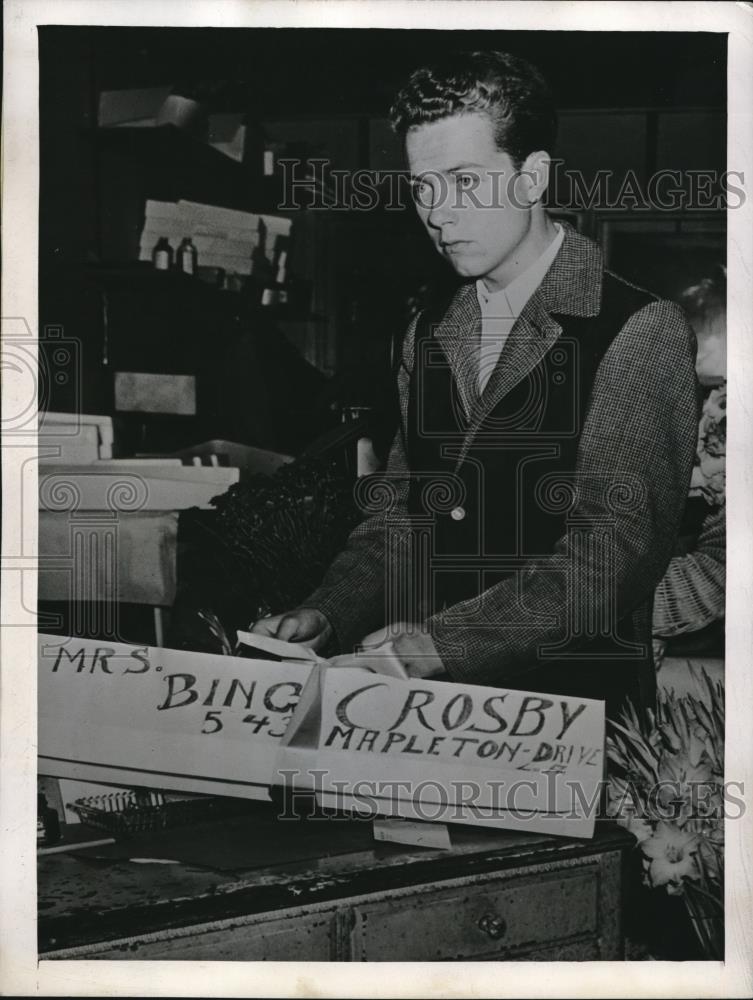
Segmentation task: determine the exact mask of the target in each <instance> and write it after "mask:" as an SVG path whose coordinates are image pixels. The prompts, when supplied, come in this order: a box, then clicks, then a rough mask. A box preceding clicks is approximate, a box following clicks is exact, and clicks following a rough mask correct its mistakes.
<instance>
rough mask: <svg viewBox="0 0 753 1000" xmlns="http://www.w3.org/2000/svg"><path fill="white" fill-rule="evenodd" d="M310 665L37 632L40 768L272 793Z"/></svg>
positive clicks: (93, 777) (115, 780)
mask: <svg viewBox="0 0 753 1000" xmlns="http://www.w3.org/2000/svg"><path fill="white" fill-rule="evenodd" d="M311 669H312V665H310V664H308V663H305V662H297V663H287V662H282V663H276V662H271V661H261V660H249V659H241V658H237V657H229V656H213V655H208V654H204V653H193V652H185V651H179V650H172V649H155V648H152V647H149V646H128V645H124V644H119V643H103V642H98V641H95V640H89V639H78V638H63V637H60V636H53V635H40V636H39V649H38V674H39V683H38V699H39V750H38V757H39V773H40V774H45V775H51V776H53V777H62V778H79V779H84V780H90V781H103V782H108V783H112V784H124V785H131V786H133V785H135V786H144V787H151V788H164V789H174V790H176V791H190V792H208V793H211V794H216V795H235V796H240V797H245V798H259V799H268V798H269V786H270V785H271V784H274V783H275V782H276V781H277V780H279V779H278V778H277V776H276V772H275V761H276V753H277V748H278V744H279V742H280V740H281V738H282V737H283V736H284V734H285V731H286V728H287V725H288V723H289V721H290V718H291V716H292V713H293V710H294V708H295V706H296V704H297V702H298V698H299V696H300V693H301V691H302V689H303V687H304V685H305V682H306V680H307V678H308V675H309V672H310V670H311Z"/></svg>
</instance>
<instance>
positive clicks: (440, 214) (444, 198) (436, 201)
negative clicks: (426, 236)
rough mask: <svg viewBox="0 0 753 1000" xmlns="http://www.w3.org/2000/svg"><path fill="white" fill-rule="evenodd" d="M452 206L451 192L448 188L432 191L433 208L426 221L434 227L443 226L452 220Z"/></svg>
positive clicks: (439, 227)
mask: <svg viewBox="0 0 753 1000" xmlns="http://www.w3.org/2000/svg"><path fill="white" fill-rule="evenodd" d="M452 218H453V214H452V206H451V205H450V198H449V194H448V192H447V191H446V190H444V191H443V190H436V191H434V192H432V202H431V208H430V209H429V214H428V216H427V218H426V221H427V222H428V224H429V225H430V226H431V227H432V228H433V229H441V228H442V226H444V225H447V223H448V222H452Z"/></svg>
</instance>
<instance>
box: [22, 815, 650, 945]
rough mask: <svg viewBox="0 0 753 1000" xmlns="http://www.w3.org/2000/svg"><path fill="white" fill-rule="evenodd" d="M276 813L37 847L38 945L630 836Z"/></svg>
mask: <svg viewBox="0 0 753 1000" xmlns="http://www.w3.org/2000/svg"><path fill="white" fill-rule="evenodd" d="M278 813H279V810H278V809H277V808H276V807H275V806H273V805H268V804H264V803H260V804H253V805H249V808H248V811H247V813H246V814H244V815H243V816H239V817H234V818H229V819H222V820H215V821H213V822H205V823H201V824H196V825H193V826H190V827H176V828H173V829H168V830H164V831H161V832H159V833H154V834H149V835H142V836H139V837H134V838H132V839H129V840H118V841H117V842H116V843H114V844H108V845H103V846H99V847H92V848H85V849H80V850H75V851H74V852H68V853H57V854H49V855H42V856H40V857H39V859H38V905H39V925H38V940H39V951H40V953H44V952H46V951H53V950H59V949H64V948H68V947H74V946H77V945H84V944H90V943H93V942H101V941H109V940H115V939H117V938H121V937H127V936H130V935H133V934H136V933H139V934H143V933H149V932H154V931H161V930H166V929H170V928H174V927H187V926H191V925H193V924H198V923H203V922H207V921H216V920H223V919H227V918H233V917H238V916H241V915H247V914H253V913H262V912H270V911H274V910H282V909H285V908H289V907H305V906H306V905H308V904H313V903H321V902H325V901H328V900H333V899H338V898H344V897H348V896H355V895H361V894H365V893H370V892H375V891H386V890H389V889H394V888H399V887H403V886H408V885H416V884H419V883H421V882H428V881H431V882H436V881H442V880H445V879H452V878H458V877H468V876H473V875H476V874H483V873H485V872H489V871H504V870H505V869H510V868H515V867H520V866H521V865H525V864H532V863H536V864H547V863H554V862H557V861H561V860H562V859H563V858H577V857H582V856H587V855H591V854H595V853H599V852H602V851H605V850H619V849H622V848H624V847H625V846H626V845H627V844H628V843H629V842H631V841H632V838H630V837H629V836H628V835H627V834H626V833H625V831H623V830H621V829H619V828H618V827H616V826H615V825H614V824H613V823H611V822H608V821H601V822H598V823H597V829H596V835H595V837H594V839H593V840H582V839H578V840H576V839H567V838H563V837H548V836H546V835H543V834H520V833H512V832H505V831H488V830H483V829H480V828H474V827H470V826H457V825H455V826H452V827H451V840H452V849H451V850H449V851H444V850H439V849H433V848H423V847H407V846H405V845H400V844H390V843H383V842H378V841H375V840H374V838H373V832H372V821H371V820H370V819H369V820H366V819H363V820H358V819H343V818H338V819H333V818H331V817H326V818H325V817H318V818H316V817H308V818H305V819H304V818H296V819H292V818H291V819H285V818H280V817H279V816H278ZM92 836H93V838H96V837H100V836H104V834H101V833H100V832H99V831H93V832H92ZM534 858H535V862H534ZM134 859H135V860H134Z"/></svg>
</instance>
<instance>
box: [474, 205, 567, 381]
mask: <svg viewBox="0 0 753 1000" xmlns="http://www.w3.org/2000/svg"><path fill="white" fill-rule="evenodd" d="M555 226H556V228H557V235H556V236H555V237H554V239H553V240H552V242H551V243H550V244H549V246H548V247H547V248H546V250H545V251H544V252H543V253H542V255H541V256H540V257H539V258H538V260H535V261H534V262H533V264H531V266H530V267H528V268H526V270H525V271H524V272H523V273H522V274H519V275H518V277H517V278H515V279H514V280H513V281H511V282H510V284H509V285H507V287H506V288H502V289H501V290H500V291H498V292H489V291H487V288H486V285H485V284H484V282H483V279H481V278H479V280H478V281H477V282H476V295H477V297H478V304H479V306H480V308H481V344H480V347H479V359H478V361H479V364H478V394H479V396H480V395H481V394H482V393H483V391H484V389H485V388H486V384H487V382H488V381H489V377H490V375H491V373H492V372H493V371H494V369H495V367H496V365H497V362H498V361H499V356H500V354H501V353H502V348H503V347H504V346H505V341H506V340H507V338H508V337H509V335H510V331H511V330H512V328H513V325H514V323H515V320H516V319H517V318H518V316H520V314H521V312H522V311H523V308H524V307H525V304H526V302H528V300H529V299H530V297H531V296H532V295H533V293H534V292H535V291H536V289H537V288H538V287H539V285H540V284H541V282H542V281H543V280H544V275H545V274H546V272H547V271H548V270H549V268H550V267H551V264H552V261H553V260H554V258H555V257H556V256H557V253H558V251H559V248H560V247H561V246H562V241H563V240H564V238H565V231H564V229H563V228H562V226H560V225H559V224H558V223H556V222H555Z"/></svg>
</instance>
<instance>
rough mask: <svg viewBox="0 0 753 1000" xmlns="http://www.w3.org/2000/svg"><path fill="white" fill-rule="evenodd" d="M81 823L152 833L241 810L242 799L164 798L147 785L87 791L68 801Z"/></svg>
mask: <svg viewBox="0 0 753 1000" xmlns="http://www.w3.org/2000/svg"><path fill="white" fill-rule="evenodd" d="M68 808H69V809H72V810H73V811H74V812H75V813H76V814H77V815H78V817H79V819H80V820H81V822H82V823H86V824H88V825H89V826H94V827H97V828H99V829H102V830H107V831H108V832H109V833H114V834H117V835H118V836H122V837H133V836H136V835H138V834H144V833H154V832H155V831H157V830H164V829H166V828H167V827H171V826H181V825H185V824H188V823H194V822H203V821H204V820H207V819H214V818H216V817H224V816H232V815H237V814H239V813H241V812H244V811H245V810H246V809H247V808H248V803H247V802H244V800H243V799H231V798H220V797H217V796H213V795H200V796H199V795H197V796H191V797H186V798H172V797H171V798H166V797H165V795H164V794H163V793H162V792H155V791H151V790H150V789H143V790H141V789H139V790H135V789H124V790H123V791H122V792H110V793H108V794H106V795H89V796H86V797H85V798H82V799H76V801H75V802H71V803H70V804H69V805H68Z"/></svg>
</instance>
